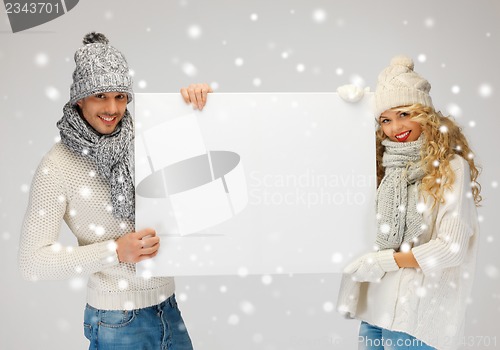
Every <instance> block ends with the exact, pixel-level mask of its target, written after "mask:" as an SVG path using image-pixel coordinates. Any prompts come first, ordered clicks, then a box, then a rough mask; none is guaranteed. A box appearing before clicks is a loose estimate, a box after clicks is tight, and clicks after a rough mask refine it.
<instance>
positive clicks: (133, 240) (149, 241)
mask: <svg viewBox="0 0 500 350" xmlns="http://www.w3.org/2000/svg"><path fill="white" fill-rule="evenodd" d="M159 248H160V237H157V236H156V231H155V230H153V229H152V228H146V229H144V230H140V231H137V232H130V233H127V234H126V235H124V236H122V237H120V238H118V239H117V240H116V253H117V254H118V260H119V261H120V262H124V263H134V264H135V263H138V262H139V261H142V260H145V259H150V258H152V257H154V256H155V255H156V254H157V253H158V249H159Z"/></svg>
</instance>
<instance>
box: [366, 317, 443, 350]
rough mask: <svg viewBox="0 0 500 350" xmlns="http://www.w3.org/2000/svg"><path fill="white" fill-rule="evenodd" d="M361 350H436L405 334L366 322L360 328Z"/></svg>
mask: <svg viewBox="0 0 500 350" xmlns="http://www.w3.org/2000/svg"><path fill="white" fill-rule="evenodd" d="M358 341H359V344H358V349H359V350H414V349H418V350H436V349H435V348H433V347H431V346H429V345H427V344H425V343H424V342H423V341H421V340H418V339H417V338H415V337H413V336H411V335H409V334H407V333H403V332H396V331H390V330H388V329H384V328H380V327H377V326H372V325H371V324H369V323H366V322H364V321H362V322H361V326H360V327H359V338H358Z"/></svg>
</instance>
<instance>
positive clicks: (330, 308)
mask: <svg viewBox="0 0 500 350" xmlns="http://www.w3.org/2000/svg"><path fill="white" fill-rule="evenodd" d="M333 309H334V305H333V303H332V302H331V301H327V302H325V303H323V311H325V312H332V311H333Z"/></svg>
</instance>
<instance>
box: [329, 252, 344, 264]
mask: <svg viewBox="0 0 500 350" xmlns="http://www.w3.org/2000/svg"><path fill="white" fill-rule="evenodd" d="M343 259H344V257H343V256H342V253H333V255H332V262H333V263H334V264H338V263H341V262H342V260H343Z"/></svg>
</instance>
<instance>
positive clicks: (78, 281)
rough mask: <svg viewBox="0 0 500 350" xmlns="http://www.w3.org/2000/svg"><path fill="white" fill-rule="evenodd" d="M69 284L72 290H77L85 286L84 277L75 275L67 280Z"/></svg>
mask: <svg viewBox="0 0 500 350" xmlns="http://www.w3.org/2000/svg"><path fill="white" fill-rule="evenodd" d="M69 286H70V287H71V289H73V290H79V289H82V288H83V287H85V279H84V278H81V277H75V278H72V279H70V280H69Z"/></svg>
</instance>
